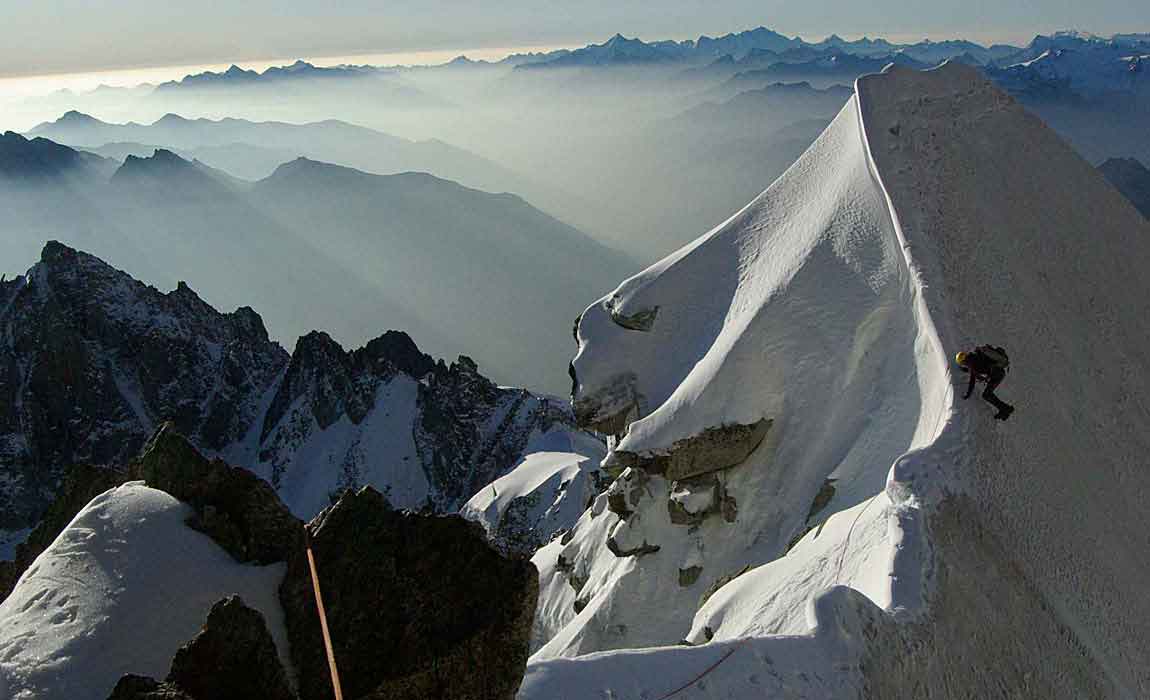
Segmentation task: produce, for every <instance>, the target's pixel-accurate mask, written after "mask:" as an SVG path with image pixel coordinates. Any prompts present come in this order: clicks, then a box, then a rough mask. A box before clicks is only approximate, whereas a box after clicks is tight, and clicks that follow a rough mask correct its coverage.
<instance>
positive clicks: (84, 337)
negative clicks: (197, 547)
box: [0, 242, 288, 528]
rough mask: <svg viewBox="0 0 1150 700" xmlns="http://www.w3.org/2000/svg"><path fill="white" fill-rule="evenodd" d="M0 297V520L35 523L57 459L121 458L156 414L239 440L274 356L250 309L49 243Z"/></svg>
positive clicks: (280, 356) (210, 438) (280, 354)
mask: <svg viewBox="0 0 1150 700" xmlns="http://www.w3.org/2000/svg"><path fill="white" fill-rule="evenodd" d="M0 299H3V301H4V305H3V307H0V332H2V333H3V336H4V338H5V339H6V341H7V342H6V343H4V344H3V345H2V346H0V398H2V400H0V472H2V473H3V474H4V476H5V477H6V480H7V481H8V488H6V489H4V490H3V491H2V492H0V513H3V515H0V527H5V528H15V527H20V526H26V525H29V524H33V523H35V522H36V520H38V519H39V517H40V515H41V514H42V513H43V511H44V509H45V508H46V507H47V504H48V503H50V502H51V499H52V495H53V493H54V492H55V489H56V487H57V485H58V483H59V481H60V479H61V477H62V475H63V470H64V468H65V466H66V465H69V464H76V463H84V464H90V465H98V466H99V465H113V464H126V463H127V462H128V461H129V460H130V459H131V458H132V457H134V456H135V455H136V453H137V452H138V451H139V449H140V447H141V446H142V445H143V442H144V440H145V439H146V438H147V437H148V435H149V434H150V433H151V432H152V430H153V426H154V425H155V424H157V423H158V422H160V421H161V420H164V419H169V420H171V421H173V422H174V424H175V426H176V428H177V429H178V430H179V431H180V432H181V433H182V434H185V435H187V436H189V438H190V439H192V440H193V441H194V442H195V443H196V444H198V445H200V446H202V447H205V448H207V449H219V448H221V447H223V446H225V445H227V444H230V443H233V442H235V441H237V440H239V439H241V438H242V437H243V436H244V434H245V433H246V431H247V427H248V426H249V425H250V424H251V423H252V421H253V420H254V419H255V416H256V414H257V409H258V406H257V399H258V396H259V394H260V392H262V391H263V390H264V389H265V388H266V387H267V386H268V385H269V384H271V383H272V382H273V381H274V380H275V378H276V377H277V376H278V374H279V373H280V371H281V370H282V368H283V366H284V365H286V363H287V361H288V355H287V353H286V352H284V350H283V349H282V348H280V347H279V346H278V345H276V344H275V343H272V342H271V341H269V340H268V335H267V331H266V330H265V329H264V326H263V322H262V320H260V317H259V316H258V315H257V314H256V313H255V312H254V311H252V310H251V309H240V310H238V311H236V312H234V313H232V314H221V313H219V312H217V311H215V310H214V309H212V308H211V307H210V306H208V305H207V304H206V303H204V302H203V301H202V300H201V299H200V298H199V297H198V296H196V294H195V293H194V292H192V291H191V290H190V289H189V288H188V287H187V286H186V285H180V286H179V287H178V288H177V289H176V290H175V291H173V292H170V293H168V294H164V293H161V292H159V291H157V290H156V289H154V288H152V287H147V286H145V285H143V284H141V283H139V282H136V281H135V280H133V279H131V278H130V277H129V276H128V275H126V274H124V273H122V272H119V271H117V270H115V269H113V268H112V267H110V266H108V265H106V264H105V263H103V262H102V261H100V260H99V259H97V258H95V257H92V256H90V255H87V254H84V253H81V252H78V251H76V250H73V249H71V248H68V247H66V246H64V245H61V244H59V243H55V242H52V243H49V244H48V245H47V246H45V248H44V251H43V254H42V256H41V260H40V263H39V264H38V265H37V266H36V267H34V268H33V269H32V271H31V272H30V274H29V276H28V277H23V278H17V279H16V280H13V281H12V282H9V283H8V284H7V285H6V286H5V287H4V288H3V289H2V290H0Z"/></svg>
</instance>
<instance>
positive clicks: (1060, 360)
mask: <svg viewBox="0 0 1150 700" xmlns="http://www.w3.org/2000/svg"><path fill="white" fill-rule="evenodd" d="M1147 259H1150V226H1148V225H1147V224H1146V222H1144V221H1143V220H1142V219H1141V218H1140V217H1139V216H1138V214H1137V213H1136V212H1135V211H1134V210H1133V208H1131V207H1129V206H1126V205H1125V204H1123V203H1121V201H1120V199H1119V195H1118V194H1117V192H1114V191H1113V190H1112V189H1111V188H1110V187H1109V186H1108V185H1107V184H1106V183H1105V182H1104V180H1103V179H1102V178H1101V176H1100V175H1099V174H1098V173H1097V172H1096V171H1095V170H1094V169H1093V168H1092V167H1091V166H1090V165H1089V164H1088V163H1086V162H1085V161H1083V160H1082V159H1081V158H1080V157H1078V156H1077V155H1076V154H1075V153H1074V152H1073V150H1072V149H1071V148H1070V147H1069V146H1068V145H1067V144H1065V143H1064V142H1062V141H1061V140H1059V139H1058V137H1057V136H1055V135H1054V133H1053V132H1052V131H1051V130H1050V129H1049V128H1048V127H1046V126H1045V125H1044V124H1042V123H1041V122H1040V121H1039V120H1038V119H1036V118H1034V117H1033V116H1031V115H1029V114H1027V113H1026V112H1025V111H1024V110H1023V109H1022V108H1021V107H1020V106H1019V105H1018V104H1017V103H1016V102H1015V101H1013V100H1012V99H1011V98H1009V97H1008V96H1007V95H1005V94H1004V93H1002V92H1001V91H999V90H998V89H996V88H994V87H993V86H992V85H991V84H990V83H989V82H988V81H987V80H986V79H985V78H983V77H982V76H981V75H980V74H979V72H977V71H976V70H974V69H972V68H970V67H967V66H964V65H960V64H958V63H947V64H945V65H943V66H942V67H940V68H938V69H935V70H932V71H926V72H917V71H911V70H906V69H901V68H892V69H890V70H888V71H886V72H885V73H883V74H881V75H875V76H869V77H864V78H862V79H860V80H859V81H858V83H857V84H856V96H855V97H853V98H852V99H851V100H850V101H849V102H848V104H847V105H846V107H845V108H844V109H843V111H842V113H840V115H839V116H838V118H836V119H835V121H834V122H833V123H832V124H831V125H830V127H828V129H827V130H826V132H824V134H823V135H822V136H821V137H820V138H819V139H818V140H817V141H816V142H815V143H814V144H813V145H812V146H811V148H810V149H809V150H808V151H807V152H806V153H805V154H804V155H803V156H802V157H801V158H800V159H799V160H798V161H797V162H796V163H795V164H794V165H793V166H792V167H791V168H790V170H788V171H787V172H786V173H785V174H784V175H783V176H782V177H781V178H780V179H779V180H778V181H776V182H775V183H774V184H773V185H772V186H771V187H770V188H769V189H768V190H767V191H765V192H764V193H763V194H762V195H760V197H758V198H757V199H756V200H754V201H753V202H752V203H751V204H750V205H748V206H747V207H746V208H745V209H743V210H742V211H740V212H738V213H737V214H736V215H735V216H733V217H732V218H731V219H730V220H728V221H727V222H725V223H724V224H722V225H720V226H719V227H717V228H716V229H714V230H713V231H711V232H710V233H708V234H706V235H705V236H703V237H702V238H700V239H699V240H697V241H696V242H695V243H693V244H691V245H689V246H687V247H686V248H684V249H683V250H681V251H679V252H677V253H675V254H673V255H671V256H669V257H668V258H666V259H664V260H663V261H661V262H660V263H657V264H656V265H654V266H652V267H651V268H649V269H648V270H646V271H644V272H643V273H641V274H640V275H638V276H636V277H633V278H632V279H630V280H628V281H626V282H624V283H623V284H622V285H621V286H620V287H619V288H618V289H616V290H615V291H614V292H612V293H610V294H608V295H606V296H605V297H604V298H603V299H601V300H600V301H599V302H597V303H596V304H594V305H593V306H591V307H590V308H588V310H587V311H586V312H585V313H584V314H583V316H582V319H581V321H580V324H579V327H578V338H579V341H580V351H579V355H578V356H577V358H576V360H575V362H574V365H573V372H574V376H575V379H576V393H575V404H576V410H577V412H578V414H579V416H580V418H581V419H582V420H583V421H585V422H586V423H587V424H591V425H596V426H597V427H599V428H600V429H603V430H607V431H609V432H612V433H614V434H616V435H617V441H616V442H615V443H614V445H613V449H612V451H611V453H610V454H609V455H608V457H607V459H606V461H605V465H606V467H607V469H608V470H610V471H612V473H615V474H618V478H617V479H616V481H615V482H614V483H613V484H612V485H611V487H610V488H609V489H608V490H607V492H606V493H604V494H603V495H601V496H600V497H598V498H597V499H596V501H595V502H594V503H593V505H592V507H591V508H590V509H589V510H588V511H587V512H585V513H584V514H583V516H582V517H581V518H580V521H579V522H578V523H577V525H576V526H575V528H574V529H573V530H572V531H571V533H570V534H569V535H566V536H564V537H563V538H561V539H559V540H556V541H554V542H552V543H550V544H548V545H547V546H546V547H544V548H543V549H541V550H540V551H539V552H538V553H537V554H536V556H535V558H534V561H535V563H536V565H537V566H538V567H539V568H540V572H541V581H542V591H543V593H542V597H541V602H540V608H539V615H538V617H537V627H536V646H537V647H538V651H537V652H536V654H535V656H534V657H533V658H532V663H531V665H530V666H529V669H528V676H527V678H526V679H525V684H524V688H523V690H522V691H521V693H520V698H521V699H533V698H548V697H556V696H559V695H563V694H566V695H569V696H580V697H582V696H583V695H587V696H592V695H594V694H596V693H600V694H602V693H604V692H608V691H609V692H610V693H614V694H616V695H618V696H624V695H626V696H635V697H644V696H647V697H669V696H671V695H676V696H678V695H680V694H681V695H682V697H692V698H702V697H750V696H761V695H764V694H766V695H771V694H772V693H774V694H777V695H779V696H808V697H848V696H852V695H853V694H854V693H859V692H865V693H868V694H869V695H870V696H872V697H901V696H905V695H907V694H921V695H923V696H931V697H954V696H955V695H956V691H955V689H956V688H959V689H961V690H960V691H958V694H961V695H963V696H967V695H970V696H996V695H1001V694H1018V695H1020V696H1043V697H1054V696H1069V697H1087V696H1089V697H1135V696H1141V695H1145V694H1146V692H1147V691H1148V690H1150V678H1148V677H1147V676H1146V674H1145V672H1144V669H1145V668H1146V667H1147V664H1148V663H1150V658H1148V657H1147V652H1146V650H1147V649H1150V645H1148V644H1147V641H1148V640H1147V636H1146V633H1145V631H1144V630H1143V629H1142V628H1141V627H1140V626H1138V625H1131V624H1130V623H1129V621H1130V620H1135V619H1143V618H1145V617H1147V616H1148V615H1150V611H1148V610H1147V609H1146V608H1147V601H1146V598H1145V596H1144V595H1142V592H1141V591H1142V587H1143V586H1144V581H1145V580H1146V578H1147V576H1150V571H1148V570H1147V565H1146V562H1147V561H1148V560H1150V558H1148V557H1147V556H1145V555H1146V552H1147V547H1146V542H1145V537H1144V536H1143V534H1144V533H1145V532H1146V531H1147V529H1150V523H1148V522H1147V517H1148V516H1147V514H1146V510H1145V509H1144V508H1141V507H1140V506H1139V505H1138V504H1139V503H1141V502H1142V501H1143V500H1145V499H1146V498H1147V497H1150V475H1148V474H1147V472H1146V470H1145V469H1142V468H1141V465H1142V463H1143V462H1144V455H1145V453H1146V452H1147V451H1150V445H1147V444H1146V439H1145V431H1144V430H1140V429H1139V428H1137V427H1135V426H1141V425H1145V424H1146V423H1147V422H1150V409H1148V408H1147V406H1146V405H1145V402H1143V401H1141V400H1140V399H1138V398H1137V397H1140V396H1144V395H1146V394H1147V393H1150V387H1148V386H1146V383H1147V381H1146V379H1145V378H1146V377H1147V376H1150V353H1147V352H1146V351H1145V342H1144V339H1145V337H1146V336H1147V335H1148V334H1150V328H1147V321H1146V319H1148V318H1150V309H1147V308H1145V307H1147V305H1148V304H1150V282H1148V281H1147V278H1146V276H1145V275H1144V274H1142V273H1141V271H1140V268H1141V266H1143V265H1144V264H1145V260H1147ZM1100 280H1107V281H1106V282H1100ZM1123 300H1126V301H1123ZM981 342H994V343H998V344H1002V345H1005V346H1006V347H1007V348H1009V350H1010V353H1011V356H1012V359H1013V362H1012V370H1011V373H1010V374H1009V375H1008V377H1007V381H1006V383H1005V384H1004V385H1003V387H1002V388H1001V389H1000V390H999V391H1000V392H1001V394H1002V395H1004V398H1006V399H1008V400H1010V401H1012V402H1017V404H1018V406H1019V412H1018V413H1017V414H1016V416H1015V417H1014V418H1012V419H1011V420H1010V421H1008V422H1006V423H1003V422H1000V421H995V420H993V419H992V417H991V414H992V413H993V410H992V409H991V408H990V407H989V406H987V405H985V404H984V403H983V402H981V401H980V400H979V399H978V398H977V397H972V399H971V400H970V402H969V403H965V404H964V403H960V402H959V401H958V399H957V397H956V386H955V384H957V379H956V377H955V376H954V372H952V370H951V368H950V360H949V359H948V357H950V356H951V355H952V354H953V351H955V350H956V349H962V348H968V347H970V346H971V345H973V344H976V343H981ZM1086 367H1090V368H1091V369H1090V370H1089V371H1085V370H1084V368H1086ZM1075 368H1083V370H1084V371H1081V372H1077V371H1075ZM963 379H965V378H963ZM960 391H961V390H960ZM1067 513H1072V514H1073V517H1068V516H1066V514H1067ZM1132 553H1137V554H1136V555H1134V556H1132ZM1135 610H1136V611H1137V612H1134V611H1135ZM680 639H684V640H685V641H686V642H687V644H688V645H690V646H691V647H693V648H688V649H684V648H682V647H679V646H676V642H677V641H679V640H680ZM1036 650H1041V653H1036ZM602 651H610V653H605V654H591V653H590V652H602ZM559 657H574V658H559ZM704 677H705V680H702V681H700V680H699V679H700V678H704ZM692 679H694V680H692ZM864 689H865V691H864ZM912 689H913V690H912Z"/></svg>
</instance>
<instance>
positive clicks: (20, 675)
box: [0, 482, 287, 700]
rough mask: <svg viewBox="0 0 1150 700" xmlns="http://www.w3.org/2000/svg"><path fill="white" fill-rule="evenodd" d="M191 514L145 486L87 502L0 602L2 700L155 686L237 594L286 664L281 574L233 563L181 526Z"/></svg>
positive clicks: (90, 697) (75, 697) (78, 699)
mask: <svg viewBox="0 0 1150 700" xmlns="http://www.w3.org/2000/svg"><path fill="white" fill-rule="evenodd" d="M191 512H192V511H191V508H189V507H188V506H187V505H184V504H182V503H180V502H179V501H177V500H176V499H175V498H173V497H171V496H169V495H168V494H166V493H164V492H162V491H157V490H155V489H150V488H147V487H145V486H144V485H143V483H142V482H131V483H128V484H125V485H123V486H120V487H118V488H116V489H112V490H110V491H108V492H106V493H104V494H102V495H101V496H98V497H97V498H96V499H95V500H93V501H92V502H91V503H90V504H88V506H87V507H85V508H84V509H83V510H82V511H81V512H80V513H79V514H78V515H77V516H76V518H75V519H74V520H73V521H72V523H71V524H70V525H69V526H68V527H67V528H66V529H65V530H64V531H63V532H62V533H61V534H60V536H59V537H58V538H57V539H56V541H55V542H54V543H53V544H52V546H50V547H49V548H48V550H47V551H45V552H44V553H43V554H42V555H41V556H40V557H38V558H37V559H36V561H35V563H34V564H33V566H32V568H30V569H29V570H28V571H27V572H25V573H24V575H23V576H22V577H21V579H20V581H19V583H18V584H17V585H16V589H15V590H14V591H13V592H12V594H11V595H10V596H9V597H8V598H7V599H6V600H5V601H4V602H3V604H0V697H4V698H11V699H12V700H33V699H35V700H57V699H58V700H104V698H106V697H108V694H109V693H110V692H111V690H112V687H113V686H114V685H115V684H116V681H118V680H119V679H120V676H122V675H124V674H125V673H136V674H144V675H151V676H155V677H163V676H164V675H165V674H166V673H167V670H168V666H169V664H170V663H171V659H172V655H173V654H174V653H175V652H176V650H177V649H178V648H179V647H180V646H181V645H183V644H184V643H185V642H187V641H188V640H189V639H191V638H192V637H193V636H194V635H195V634H196V633H197V632H198V631H199V630H200V625H202V624H203V621H204V616H205V615H206V613H207V610H208V608H210V607H211V605H212V604H213V603H215V602H216V601H217V600H219V599H220V598H223V597H226V596H229V595H235V594H239V595H241V596H242V597H243V599H244V600H245V601H247V602H248V603H249V604H250V605H253V606H254V607H256V608H257V609H258V610H260V612H262V613H263V615H264V617H265V618H266V619H267V621H268V623H269V627H270V629H271V632H272V635H273V637H274V638H275V639H276V643H277V646H278V648H279V653H280V656H281V657H282V658H284V659H286V658H287V636H286V632H285V630H284V627H283V611H282V610H281V608H280V605H279V600H278V597H277V590H278V587H279V583H280V579H281V578H283V572H284V565H282V564H274V565H272V566H266V567H258V566H250V565H245V564H237V563H236V562H235V561H234V560H233V559H232V558H231V556H229V555H228V553H227V552H225V551H224V550H223V549H221V548H220V547H219V546H217V545H216V544H215V543H214V542H213V541H212V540H211V539H209V538H208V537H207V536H206V535H203V534H201V533H199V532H196V531H194V530H192V529H191V528H189V527H188V526H187V525H185V524H184V521H185V520H186V519H187V518H188V517H189V516H190V515H191ZM142 640H145V641H146V643H141V641H142Z"/></svg>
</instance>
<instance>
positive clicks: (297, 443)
mask: <svg viewBox="0 0 1150 700" xmlns="http://www.w3.org/2000/svg"><path fill="white" fill-rule="evenodd" d="M0 334H2V335H4V337H6V338H8V339H9V340H8V342H7V343H5V344H3V347H0V530H9V531H19V530H22V529H24V528H27V527H31V526H33V525H35V524H36V522H38V520H39V519H40V517H41V516H42V515H43V514H44V512H45V511H46V509H47V507H48V505H49V504H50V503H51V502H52V498H53V496H54V494H55V491H56V489H57V488H58V486H59V484H60V482H61V479H62V478H63V474H64V471H65V469H66V467H67V466H68V465H71V464H91V465H95V466H109V465H124V464H127V463H128V461H129V460H130V459H132V458H134V457H135V456H136V455H137V454H138V453H139V451H140V449H141V448H142V447H143V446H144V444H145V442H146V441H147V440H148V439H149V437H150V436H151V435H152V434H153V433H154V432H155V430H156V427H157V426H160V425H162V424H163V423H165V422H169V421H170V422H171V423H173V424H174V426H175V428H176V430H177V431H178V432H179V433H180V434H181V435H184V436H186V437H187V439H188V441H189V442H190V443H191V444H192V445H194V446H195V447H196V448H197V449H200V450H202V451H204V452H205V453H206V454H209V455H213V456H216V455H218V456H221V457H223V458H225V459H226V460H227V461H228V462H229V463H230V464H233V465H235V466H237V467H244V468H247V469H250V470H252V471H253V472H255V473H256V474H257V475H259V476H262V477H264V478H265V479H267V480H268V481H269V482H271V484H272V486H273V487H274V488H275V489H276V490H277V493H278V494H279V496H280V498H281V499H282V500H283V501H284V503H285V504H286V505H287V506H288V508H289V509H291V510H292V511H293V512H295V513H296V514H298V515H299V516H301V517H303V518H310V517H312V516H313V515H314V514H315V513H317V512H319V510H321V509H322V508H324V507H326V506H328V505H330V503H331V499H332V498H335V497H338V494H339V493H340V492H342V491H343V490H345V489H349V488H350V489H358V488H359V487H361V486H364V485H372V486H375V487H376V488H378V489H379V490H381V491H383V492H384V493H386V494H387V495H388V498H389V499H390V500H391V501H392V502H393V503H395V504H397V505H398V506H401V507H404V508H413V509H424V508H426V509H429V510H432V511H437V512H448V511H454V510H456V509H458V508H459V507H460V506H461V505H463V503H464V502H465V501H466V500H467V499H468V498H470V497H471V496H473V495H474V494H475V493H476V492H477V491H478V490H479V489H480V488H482V487H483V486H485V485H486V484H488V483H490V482H492V481H494V480H495V479H497V478H498V477H500V476H501V475H503V474H504V473H506V472H507V471H509V470H510V469H511V468H512V467H514V465H515V464H516V463H517V462H518V461H519V460H520V459H521V458H522V457H523V455H524V452H525V450H526V449H527V447H528V445H529V442H530V440H531V438H532V437H533V436H537V435H540V434H542V433H545V432H547V431H549V430H553V429H554V430H557V431H562V430H570V431H571V432H572V433H574V432H577V431H576V429H575V428H574V417H573V415H572V412H571V410H570V408H569V407H568V406H567V405H566V404H565V403H564V402H560V401H556V400H554V399H551V398H548V397H543V396H537V395H534V394H531V393H529V392H527V391H524V390H522V389H513V388H508V387H500V386H497V385H495V384H494V383H493V382H491V381H490V380H488V379H487V378H486V377H484V376H483V375H482V374H480V372H479V368H478V367H477V366H476V364H475V363H474V362H473V361H471V360H470V359H468V358H466V357H460V358H459V359H458V360H457V361H456V362H455V363H453V364H451V365H448V364H446V363H444V362H442V361H438V362H437V361H434V360H433V359H432V358H431V357H430V356H428V355H426V354H424V353H422V352H421V351H420V350H419V348H418V347H417V346H416V345H415V343H414V341H413V340H412V339H411V338H410V337H409V336H408V335H407V334H405V333H402V332H399V331H388V332H387V333H384V334H383V335H381V336H380V337H378V338H376V339H375V340H372V341H370V342H369V343H367V345H366V346H364V347H363V348H361V349H358V350H351V351H348V350H344V349H343V348H342V347H341V346H340V345H339V344H338V343H336V342H335V341H334V340H333V339H332V338H331V337H330V336H328V335H327V334H324V333H319V332H315V333H310V334H308V335H306V336H304V337H303V338H302V339H301V340H300V341H299V343H298V345H297V347H296V348H295V352H294V353H293V354H292V355H291V356H289V355H288V353H287V352H285V351H284V349H283V348H282V347H280V346H279V345H278V344H276V343H274V342H272V341H271V340H270V339H269V337H268V333H267V330H266V329H265V327H264V323H263V320H262V319H261V318H260V316H259V315H258V314H257V313H256V312H255V311H253V310H251V309H250V308H246V307H245V308H240V309H238V310H237V311H235V312H233V313H231V314H221V313H219V312H217V311H216V310H215V309H213V308H212V307H211V306H209V305H208V304H207V303H206V302H204V301H203V300H202V299H201V298H200V297H199V296H197V294H196V293H195V292H194V291H193V290H192V289H191V288H190V287H189V286H188V285H186V284H184V283H180V284H179V285H178V286H177V287H176V289H174V290H173V291H171V292H169V293H166V294H165V293H161V292H159V291H157V290H156V289H154V288H152V287H148V286H146V285H144V284H141V283H140V282H137V281H135V280H134V279H132V278H131V277H130V276H129V275H127V274H125V273H123V272H120V271H118V270H116V269H114V268H112V267H111V266H110V265H108V264H106V263H104V262H103V261H101V260H99V259H97V258H95V257H94V256H91V255H88V254H86V253H83V252H80V251H77V250H74V249H72V248H69V247H67V246H65V245H63V244H61V243H55V242H53V243H49V244H48V245H47V246H45V248H44V249H43V253H42V255H41V260H40V262H39V264H37V265H36V266H34V267H33V268H32V269H31V270H30V271H29V273H28V274H27V275H25V276H22V277H18V278H16V279H14V280H0ZM317 451H322V453H323V454H324V456H325V459H323V460H317V459H315V458H314V455H315V454H316V452H317ZM383 455H386V457H383Z"/></svg>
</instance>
